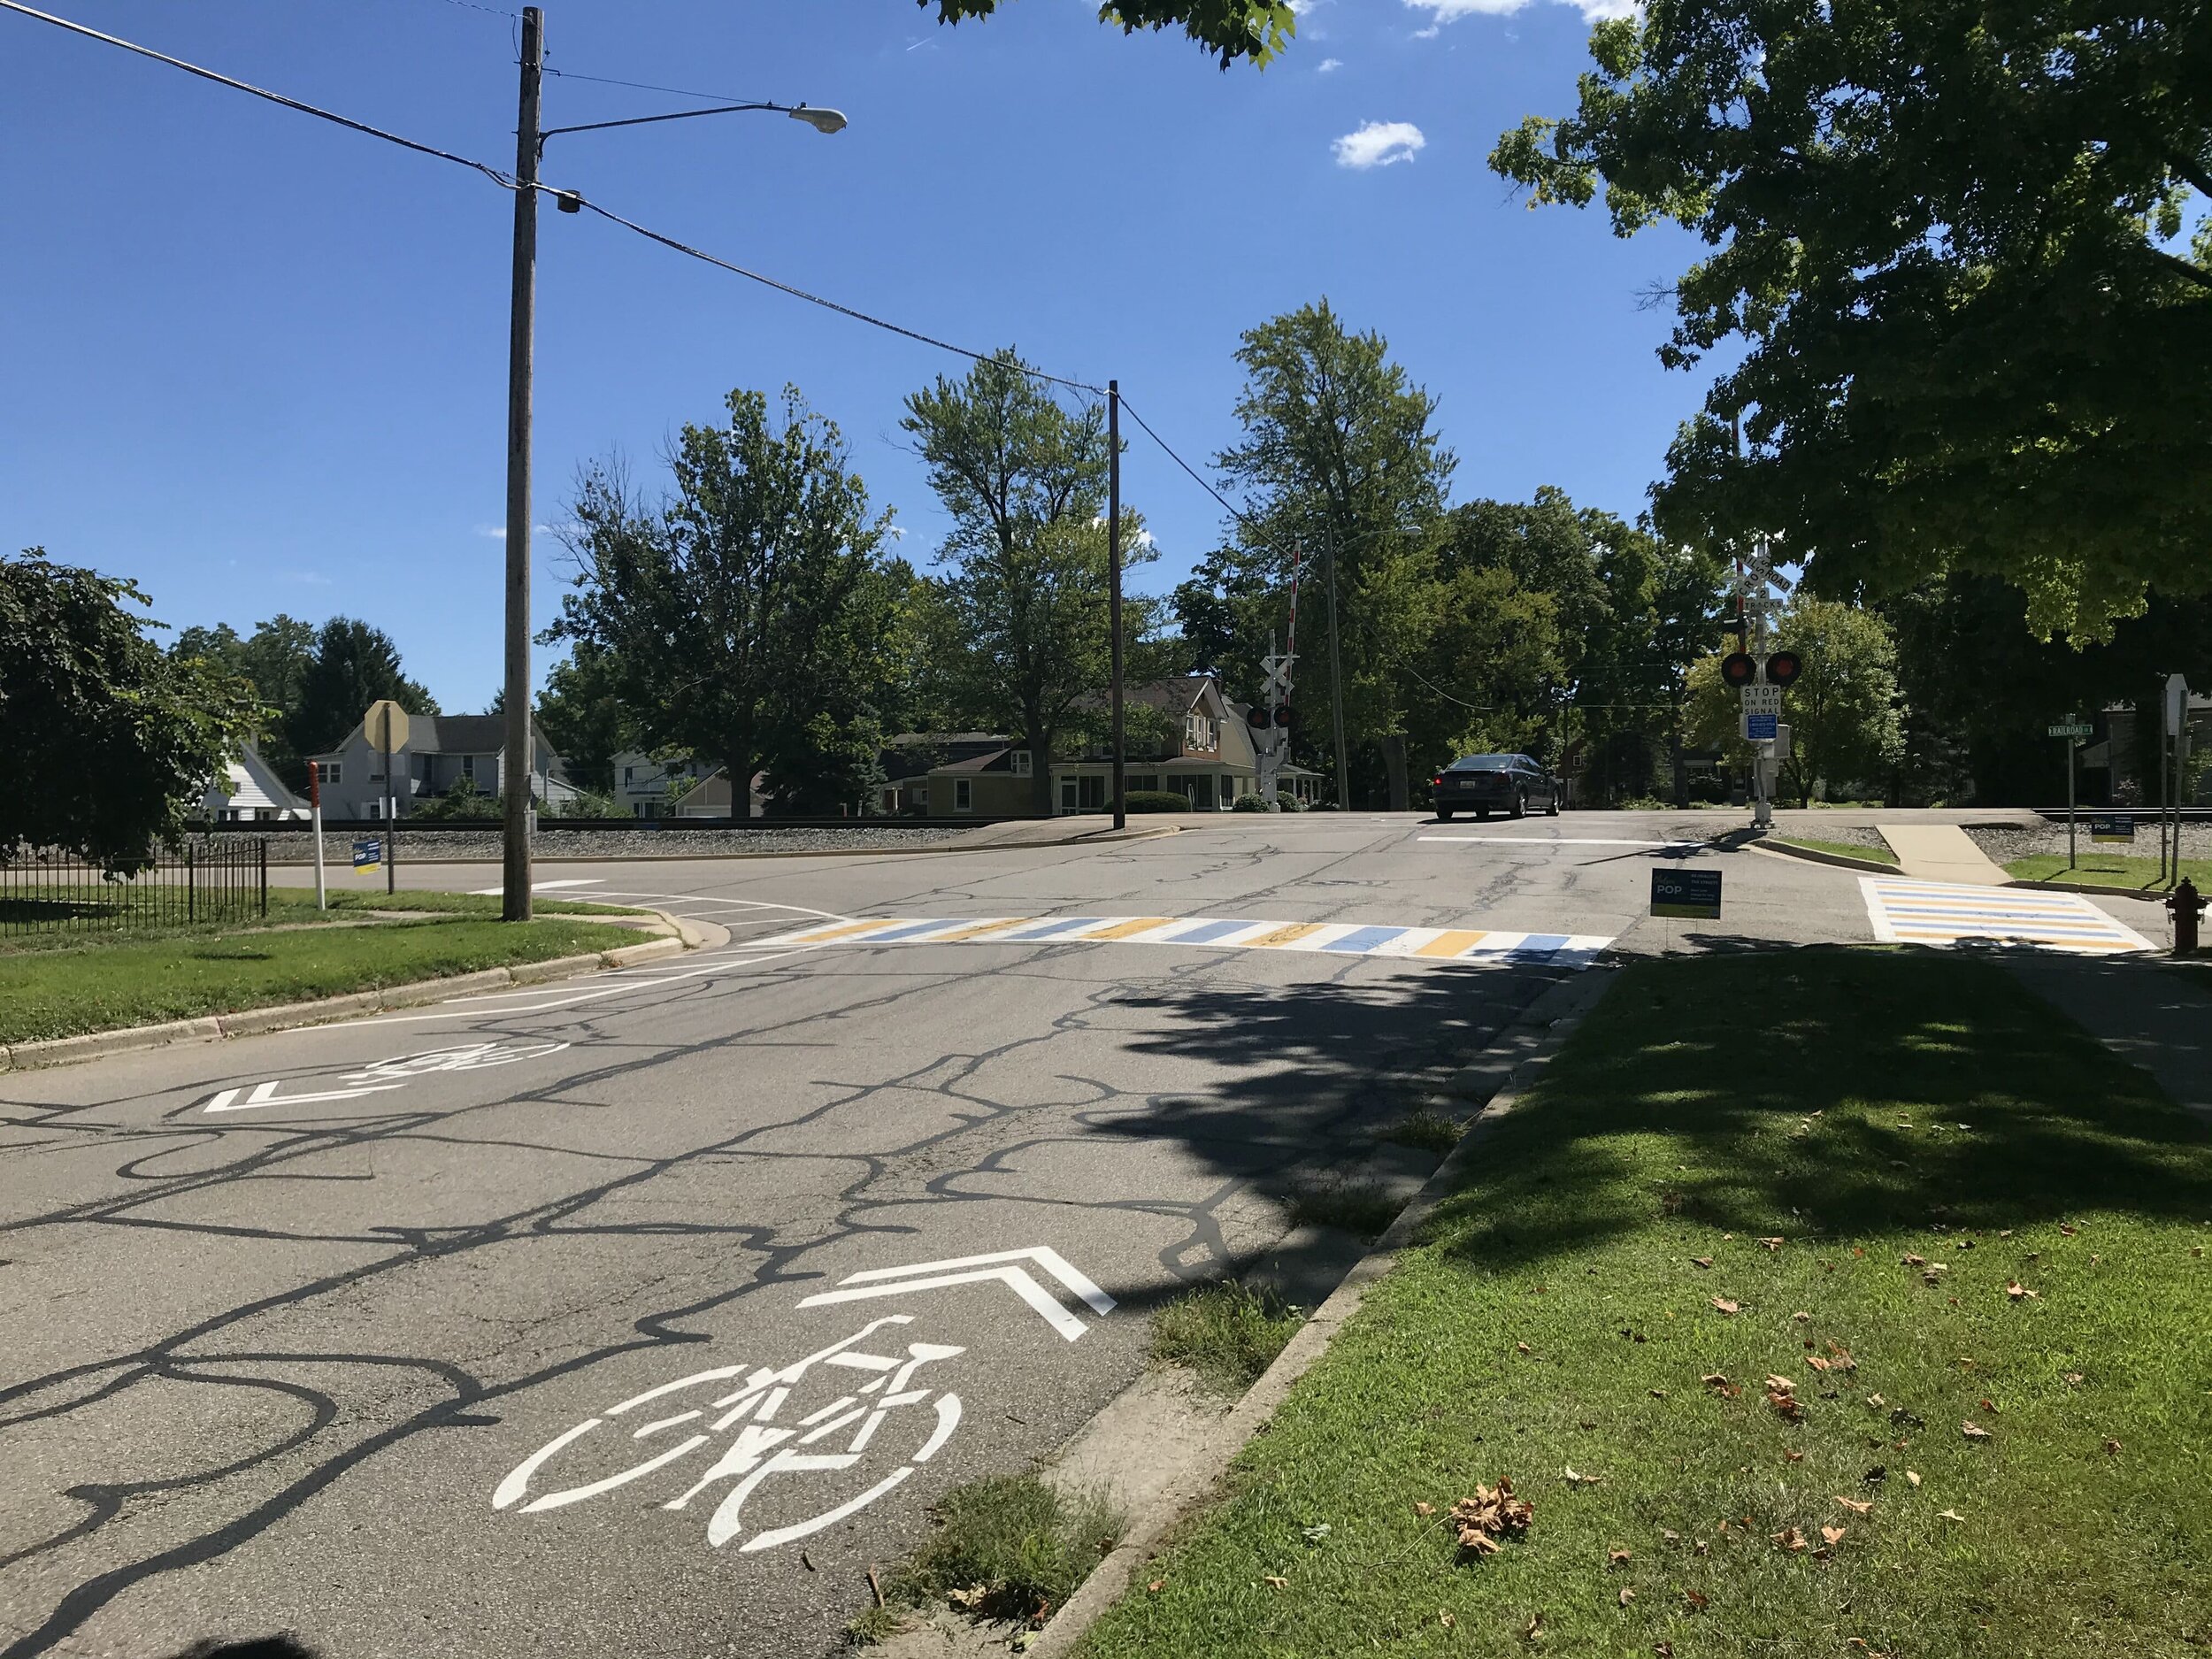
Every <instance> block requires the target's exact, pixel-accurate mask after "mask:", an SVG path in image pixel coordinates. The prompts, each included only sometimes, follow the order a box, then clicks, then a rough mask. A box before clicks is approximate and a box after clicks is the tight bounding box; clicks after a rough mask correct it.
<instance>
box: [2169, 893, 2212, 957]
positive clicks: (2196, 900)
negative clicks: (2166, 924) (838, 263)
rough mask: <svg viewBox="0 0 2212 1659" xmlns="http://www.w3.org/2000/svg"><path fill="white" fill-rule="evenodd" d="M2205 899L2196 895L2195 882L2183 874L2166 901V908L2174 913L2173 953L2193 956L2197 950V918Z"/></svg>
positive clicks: (2201, 912)
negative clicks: (2178, 884) (2177, 885)
mask: <svg viewBox="0 0 2212 1659" xmlns="http://www.w3.org/2000/svg"><path fill="white" fill-rule="evenodd" d="M2204 907H2205V901H2204V900H2203V899H2202V898H2200V897H2199V896H2198V895H2197V884H2196V883H2195V882H2193V881H2192V880H2190V879H2189V878H2188V877H2186V876H2184V877H2183V878H2182V879H2181V885H2180V886H2179V887H2176V888H2175V889H2174V890H2173V893H2172V895H2171V896H2170V897H2169V898H2168V899H2167V901H2166V908H2167V909H2168V910H2171V911H2172V912H2173V914H2174V955H2176V956H2194V955H2195V954H2196V950H2197V918H2198V917H2200V916H2201V915H2203V914H2204Z"/></svg>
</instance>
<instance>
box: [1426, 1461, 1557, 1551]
mask: <svg viewBox="0 0 2212 1659" xmlns="http://www.w3.org/2000/svg"><path fill="white" fill-rule="evenodd" d="M1569 1472H1570V1473H1571V1472H1572V1471H1569ZM1534 1515H1535V1511H1534V1510H1533V1509H1532V1508H1530V1506H1529V1505H1528V1503H1527V1502H1525V1500H1523V1499H1520V1498H1517V1497H1515V1496H1514V1495H1513V1482H1512V1481H1511V1480H1510V1479H1508V1478H1507V1477H1506V1476H1503V1475H1501V1476H1499V1477H1498V1484H1497V1485H1496V1486H1477V1487H1476V1488H1475V1495H1474V1496H1473V1497H1471V1498H1462V1499H1461V1500H1460V1501H1459V1502H1457V1503H1455V1504H1454V1505H1452V1513H1451V1520H1452V1525H1453V1526H1454V1528H1455V1530H1456V1532H1457V1533H1458V1536H1459V1547H1460V1548H1461V1549H1463V1550H1464V1551H1466V1552H1467V1553H1468V1554H1470V1555H1496V1554H1497V1553H1498V1550H1499V1548H1500V1546H1499V1543H1498V1540H1499V1538H1500V1536H1501V1535H1502V1534H1505V1533H1509V1532H1513V1533H1518V1532H1526V1531H1528V1524H1529V1522H1530V1520H1531V1519H1532V1518H1533V1517H1534Z"/></svg>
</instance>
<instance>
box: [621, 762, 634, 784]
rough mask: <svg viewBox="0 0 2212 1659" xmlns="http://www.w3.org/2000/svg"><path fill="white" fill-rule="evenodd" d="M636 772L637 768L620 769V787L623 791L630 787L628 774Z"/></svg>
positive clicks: (626, 767)
mask: <svg viewBox="0 0 2212 1659" xmlns="http://www.w3.org/2000/svg"><path fill="white" fill-rule="evenodd" d="M636 770H637V768H636V767H635V766H625V767H624V768H623V769H622V787H624V788H625V789H626V788H628V787H630V774H631V773H633V772H635V771H636Z"/></svg>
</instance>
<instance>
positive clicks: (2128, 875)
mask: <svg viewBox="0 0 2212 1659" xmlns="http://www.w3.org/2000/svg"><path fill="white" fill-rule="evenodd" d="M2082 845H2083V847H2084V848H2087V847H2088V846H2089V845H2090V841H2089V838H2088V836H2087V835H2086V834H2085V835H2084V836H2083V837H2082ZM2005 873H2006V874H2007V875H2008V876H2011V877H2013V878H2014V879H2016V880H2020V881H2062V882H2065V883H2067V884H2068V885H2070V886H2072V887H2134V888H2138V889H2139V890H2141V891H2144V892H2163V891H2164V890H2165V884H2164V883H2162V882H2161V881H2160V880H2159V879H2158V860H2157V859H2156V858H2154V857H2153V858H2134V857H2128V856H2123V855H2121V854H2118V853H2108V852H2088V851H2084V852H2083V853H2082V854H2081V855H2080V856H2079V858H2078V863H2077V866H2076V868H2074V869H2072V870H2069V869H2068V868H2067V867H2066V859H2065V857H2064V856H2063V855H2062V854H2055V853H2054V854H2041V853H2039V854H2038V855H2036V856H2034V857H2032V858H2016V859H2014V860H2013V861H2012V862H2011V863H2010V864H2007V865H2006V866H2005ZM2181 873H2182V874H2183V875H2185V876H2186V877H2188V878H2189V879H2190V880H2192V881H2193V882H2195V883H2196V884H2197V891H2199V892H2200V893H2201V892H2203V891H2205V889H2206V888H2208V887H2212V858H2185V859H2183V860H2182V861H2181Z"/></svg>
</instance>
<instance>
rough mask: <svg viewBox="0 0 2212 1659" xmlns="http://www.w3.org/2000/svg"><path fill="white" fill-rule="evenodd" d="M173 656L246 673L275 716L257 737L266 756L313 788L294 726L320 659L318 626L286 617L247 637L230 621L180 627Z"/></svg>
mask: <svg viewBox="0 0 2212 1659" xmlns="http://www.w3.org/2000/svg"><path fill="white" fill-rule="evenodd" d="M169 653H170V655H171V656H173V657H203V658H205V659H206V660H207V661H209V662H211V663H212V664H215V665H216V666H217V667H219V668H220V669H222V670H223V671H224V672H227V673H233V674H242V675H243V676H244V677H245V678H246V679H247V680H250V682H252V685H253V688H254V691H255V692H256V694H257V695H258V696H259V697H260V699H261V702H262V703H263V705H264V706H265V707H266V708H267V709H268V710H270V711H271V712H270V717H269V719H268V721H267V723H266V724H265V725H264V726H262V728H261V729H260V730H259V731H258V732H257V733H255V734H254V739H253V741H254V745H255V747H256V748H257V749H258V750H259V751H260V754H261V758H262V759H264V760H265V761H267V762H268V763H269V764H270V765H271V766H272V767H273V768H274V769H275V771H276V773H277V775H278V776H279V777H280V778H282V779H283V780H284V781H285V782H286V783H287V784H288V785H289V786H290V787H293V788H295V789H301V790H303V789H305V788H306V787H307V763H306V762H305V761H304V760H303V759H302V758H301V757H300V754H299V752H298V750H296V749H294V748H293V746H292V739H291V733H290V726H291V722H292V720H293V719H294V718H295V717H296V714H297V712H298V710H299V706H300V695H301V687H303V685H304V684H305V682H306V679H307V671H308V668H309V666H310V665H311V664H312V663H313V662H314V660H315V626H314V625H313V624H312V623H309V622H302V621H300V620H298V619H297V618H294V617H288V616H285V615H283V614H281V613H279V614H278V615H276V616H273V617H272V618H269V619H268V620H267V621H266V622H263V623H260V624H258V625H257V626H256V627H255V628H254V631H253V633H252V634H250V635H248V636H247V637H245V638H243V639H241V638H240V637H239V634H238V631H237V630H236V629H235V628H234V627H232V626H230V625H229V624H228V623H227V622H224V623H218V624H217V625H216V626H214V627H211V628H205V627H192V628H183V629H180V630H179V631H178V634H177V637H176V639H175V641H173V643H172V644H171V645H170V647H169Z"/></svg>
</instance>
